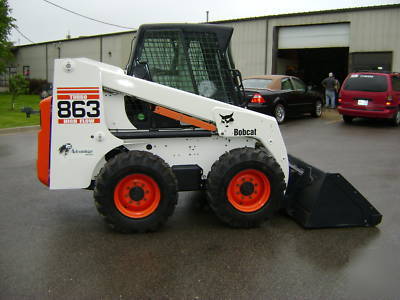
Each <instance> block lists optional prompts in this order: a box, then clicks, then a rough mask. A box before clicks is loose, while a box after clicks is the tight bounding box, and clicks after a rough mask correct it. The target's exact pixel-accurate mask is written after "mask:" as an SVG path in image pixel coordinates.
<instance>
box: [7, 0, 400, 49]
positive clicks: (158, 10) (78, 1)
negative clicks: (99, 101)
mask: <svg viewBox="0 0 400 300" xmlns="http://www.w3.org/2000/svg"><path fill="white" fill-rule="evenodd" d="M48 1H50V2H52V3H54V4H57V5H59V6H62V7H64V8H66V9H69V10H71V11H74V12H76V13H79V14H81V15H85V16H87V17H90V18H93V19H97V20H100V21H103V22H107V23H112V24H115V25H119V26H123V27H128V28H132V29H136V28H138V27H139V25H140V24H145V23H168V22H169V23H173V22H174V23H179V22H193V23H197V22H205V21H206V11H209V20H210V21H220V20H230V19H238V18H248V17H257V16H266V15H276V14H285V13H295V12H309V11H319V10H330V9H341V8H350V7H364V6H376V5H387V4H399V3H400V1H390V0H389V1H386V0H334V1H327V0H323V1H322V0H295V1H292V0H275V1H271V0H264V1H262V0H186V1H181V0H164V1H163V0H144V1H143V0H141V1H138V0H48ZM8 4H9V6H10V8H11V9H12V12H11V15H12V17H14V18H15V19H16V21H15V24H16V25H17V26H18V30H19V32H18V31H17V30H15V29H13V30H12V32H11V35H10V37H9V39H10V41H12V42H14V44H15V45H25V44H31V42H30V41H29V40H31V41H32V42H34V43H40V42H47V41H54V40H60V39H65V38H66V36H67V35H68V34H69V35H70V36H71V37H72V38H76V37H79V36H88V35H98V34H105V33H112V32H121V31H127V30H129V29H128V28H120V27H115V26H110V25H105V24H101V23H98V22H94V21H91V20H88V19H85V18H83V17H80V16H77V15H74V14H72V13H70V12H67V11H65V10H62V9H60V8H58V7H56V6H54V5H52V4H50V3H48V2H46V1H45V0H8ZM24 36H25V37H26V38H28V39H29V40H27V39H26V38H25V37H24Z"/></svg>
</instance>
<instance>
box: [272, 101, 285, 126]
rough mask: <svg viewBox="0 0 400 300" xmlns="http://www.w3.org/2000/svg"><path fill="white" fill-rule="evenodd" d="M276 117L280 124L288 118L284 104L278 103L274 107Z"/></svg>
mask: <svg viewBox="0 0 400 300" xmlns="http://www.w3.org/2000/svg"><path fill="white" fill-rule="evenodd" d="M274 118H275V119H276V122H278V124H282V123H283V122H285V120H286V108H285V106H283V104H281V103H278V104H277V105H275V107H274Z"/></svg>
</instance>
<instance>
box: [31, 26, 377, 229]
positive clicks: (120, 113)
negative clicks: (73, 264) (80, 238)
mask: <svg viewBox="0 0 400 300" xmlns="http://www.w3.org/2000/svg"><path fill="white" fill-rule="evenodd" d="M232 32H233V29H232V28H229V27H224V26H217V25H192V24H158V25H142V26H141V27H140V28H139V30H138V32H137V34H136V38H135V41H134V46H133V51H132V53H131V57H130V60H129V64H128V66H127V70H126V72H124V71H123V70H122V69H120V68H118V67H115V66H111V65H107V64H104V63H100V62H96V61H93V60H90V59H85V58H75V59H69V58H65V59H58V60H56V61H55V66H54V82H53V86H54V91H53V96H52V97H49V98H47V99H45V100H43V101H42V102H41V104H40V110H41V130H40V132H39V134H38V140H39V141H38V147H39V149H38V160H37V170H38V177H39V179H40V181H41V182H42V183H44V184H45V185H47V186H49V188H50V189H77V188H83V189H85V188H87V189H94V198H95V204H96V207H97V210H98V211H99V213H100V214H101V215H102V216H103V217H104V218H105V220H106V222H107V223H108V224H109V225H110V226H111V227H112V228H114V229H115V230H117V231H122V232H146V231H154V230H156V229H157V228H159V227H160V226H161V225H162V224H164V223H165V222H166V220H167V218H168V217H169V216H170V215H171V214H172V213H173V211H174V208H175V206H176V203H177V198H178V192H179V191H192V190H206V193H207V199H208V202H209V204H210V206H211V208H212V210H213V211H214V212H215V214H216V215H217V216H218V217H219V218H220V220H222V221H223V222H224V223H226V224H228V225H230V226H233V227H253V226H257V225H259V224H260V223H261V222H263V221H264V220H265V219H267V218H268V217H269V216H271V215H272V214H273V213H275V212H277V211H278V210H283V211H285V212H286V213H287V214H288V215H290V216H292V217H293V218H294V219H295V220H296V221H298V222H299V223H300V224H302V225H303V226H304V227H306V228H323V227H346V226H374V225H377V224H378V223H379V222H380V221H381V218H382V216H381V215H380V213H379V212H378V211H377V210H376V209H375V208H374V207H373V206H372V205H371V204H370V203H369V202H368V201H367V200H366V199H365V198H364V197H363V196H362V195H361V194H360V193H359V192H358V191H357V190H356V189H355V188H354V187H353V186H352V185H351V184H350V183H348V182H347V181H346V180H345V179H344V178H343V177H342V176H341V175H339V174H326V173H324V172H322V171H321V170H318V169H316V168H315V167H313V166H311V165H308V164H307V163H305V162H303V161H301V160H300V159H297V158H295V157H292V156H290V155H289V156H288V154H287V152H286V147H285V144H284V141H283V139H282V136H281V133H280V130H279V127H278V124H277V122H276V121H275V119H274V118H272V117H270V116H266V115H262V114H259V113H257V112H253V111H250V110H247V109H245V108H244V107H243V106H244V103H243V102H242V99H243V98H242V95H243V87H242V85H241V76H240V72H239V71H237V70H235V69H234V66H233V62H232V59H231V56H230V52H229V43H230V39H231V36H232Z"/></svg>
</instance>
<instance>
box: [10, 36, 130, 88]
mask: <svg viewBox="0 0 400 300" xmlns="http://www.w3.org/2000/svg"><path fill="white" fill-rule="evenodd" d="M133 37H134V33H133V32H129V33H125V34H116V35H107V36H95V37H91V38H85V39H73V40H63V41H57V42H50V43H43V44H38V45H32V46H23V47H18V51H17V52H16V60H15V62H14V66H15V67H16V68H17V73H21V74H22V71H23V66H29V68H30V75H29V78H32V79H46V80H47V81H49V82H51V81H53V72H54V60H55V59H57V58H67V57H71V58H75V57H87V58H91V59H94V60H97V61H103V62H105V63H108V64H112V65H115V66H118V67H121V68H125V66H126V64H127V62H128V59H129V55H130V51H131V42H132V39H133Z"/></svg>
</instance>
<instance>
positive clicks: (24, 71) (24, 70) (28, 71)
mask: <svg viewBox="0 0 400 300" xmlns="http://www.w3.org/2000/svg"><path fill="white" fill-rule="evenodd" d="M22 74H24V76H25V78H29V75H30V74H31V68H30V66H23V68H22Z"/></svg>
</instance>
